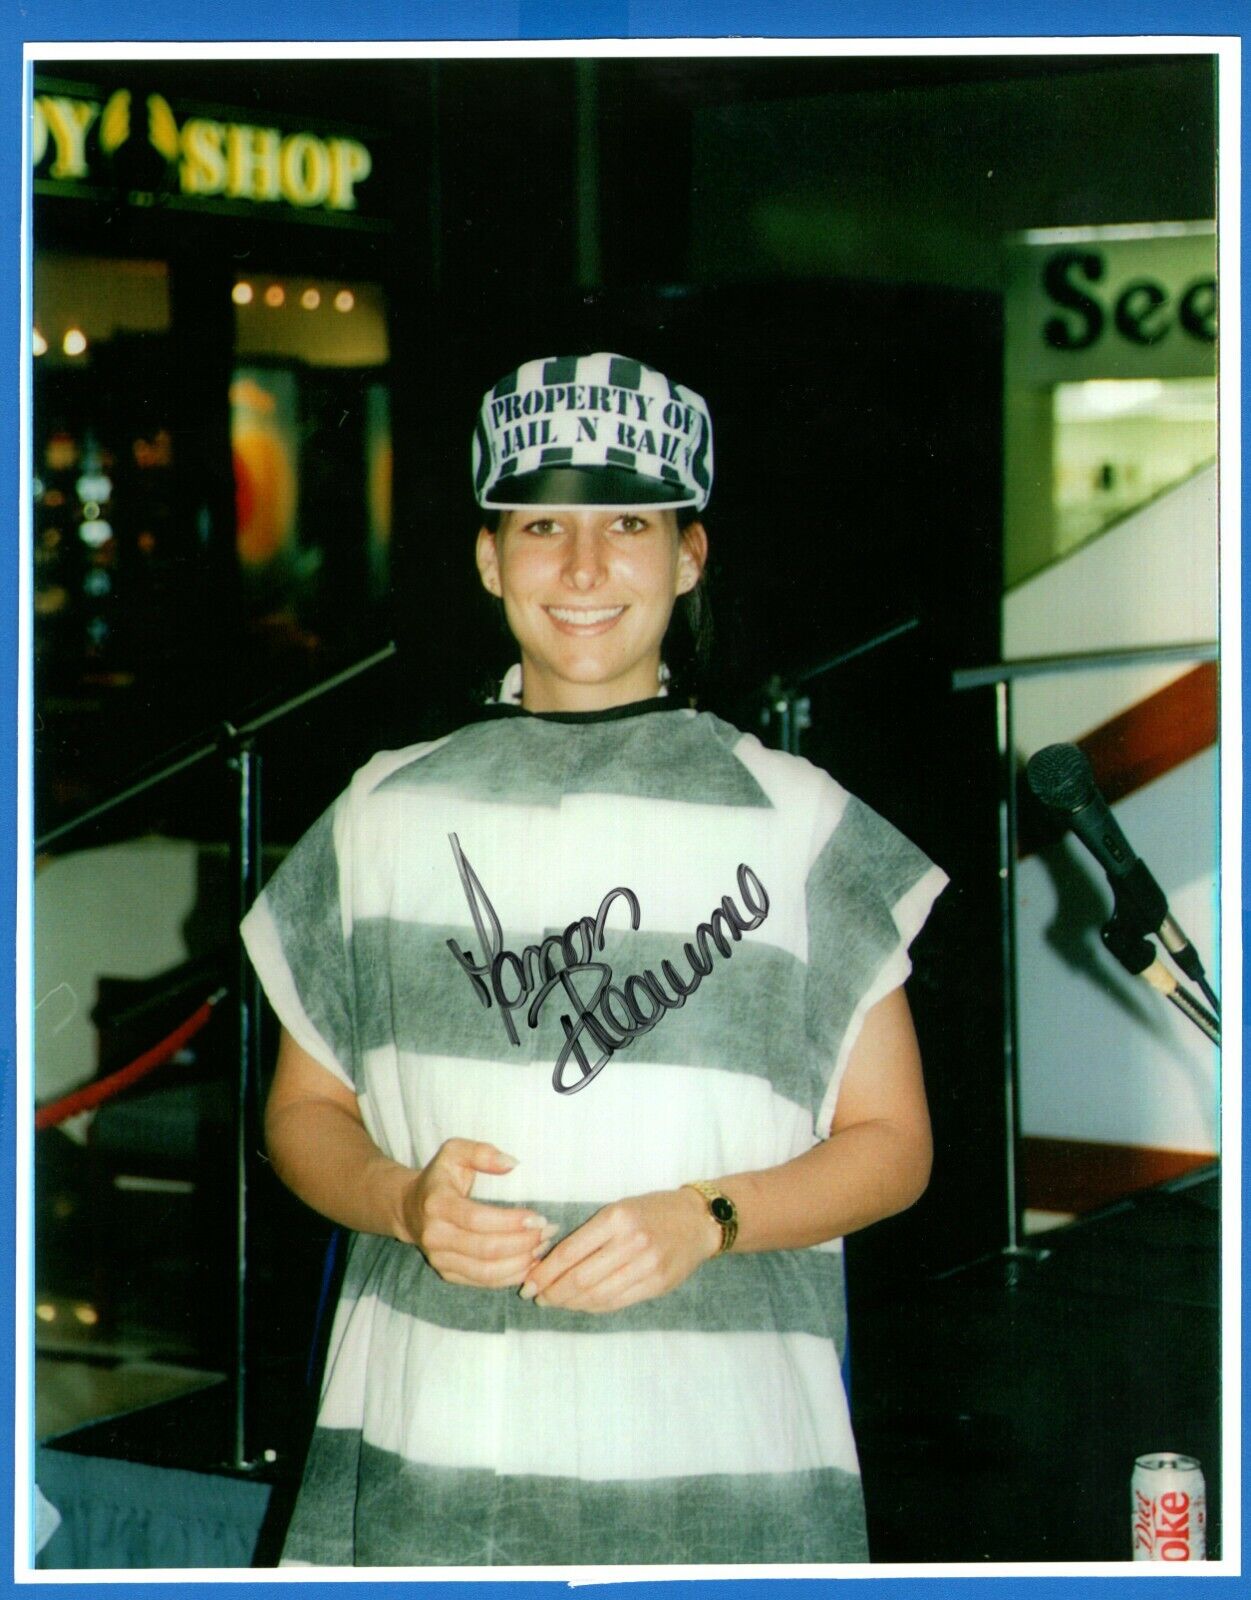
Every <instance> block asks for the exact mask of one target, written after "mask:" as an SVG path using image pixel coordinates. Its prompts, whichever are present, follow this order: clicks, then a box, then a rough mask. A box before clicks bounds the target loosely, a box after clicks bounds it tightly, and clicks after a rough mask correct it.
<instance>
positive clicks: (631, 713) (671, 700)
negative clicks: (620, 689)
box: [479, 694, 687, 726]
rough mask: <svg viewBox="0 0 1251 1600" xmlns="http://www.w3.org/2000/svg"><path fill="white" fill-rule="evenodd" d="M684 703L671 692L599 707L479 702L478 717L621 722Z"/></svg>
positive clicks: (486, 719) (488, 719) (676, 708)
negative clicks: (531, 706) (538, 708)
mask: <svg viewBox="0 0 1251 1600" xmlns="http://www.w3.org/2000/svg"><path fill="white" fill-rule="evenodd" d="M686 709H687V708H686V705H685V703H684V702H683V701H682V700H679V699H678V698H676V696H674V695H671V694H662V695H655V696H653V698H652V699H650V700H631V701H630V703H629V705H624V706H606V707H605V708H604V709H603V710H602V711H527V710H526V708H525V707H524V706H514V705H498V704H494V705H488V706H483V708H482V710H481V712H480V713H479V720H480V721H484V722H495V721H500V720H502V719H503V718H506V717H509V718H516V717H528V718H529V719H530V720H531V721H533V722H567V723H572V724H574V725H575V726H576V725H578V724H585V723H594V722H621V721H623V720H624V719H625V718H626V717H643V716H646V715H647V714H648V713H649V712H652V711H684V710H686Z"/></svg>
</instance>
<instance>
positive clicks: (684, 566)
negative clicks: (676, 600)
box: [674, 522, 708, 594]
mask: <svg viewBox="0 0 1251 1600" xmlns="http://www.w3.org/2000/svg"><path fill="white" fill-rule="evenodd" d="M679 540H680V542H679V545H678V583H677V588H676V589H675V590H674V593H675V594H689V593H690V592H691V590H692V589H693V588H694V587H695V585H696V584H697V583H698V582H699V580H700V578H702V577H703V575H704V565H705V563H706V562H707V560H708V535H707V533H706V532H705V531H704V525H703V523H702V522H692V523H690V524H689V525H688V526H687V527H685V528H683V530H682V532H681V534H680V535H679Z"/></svg>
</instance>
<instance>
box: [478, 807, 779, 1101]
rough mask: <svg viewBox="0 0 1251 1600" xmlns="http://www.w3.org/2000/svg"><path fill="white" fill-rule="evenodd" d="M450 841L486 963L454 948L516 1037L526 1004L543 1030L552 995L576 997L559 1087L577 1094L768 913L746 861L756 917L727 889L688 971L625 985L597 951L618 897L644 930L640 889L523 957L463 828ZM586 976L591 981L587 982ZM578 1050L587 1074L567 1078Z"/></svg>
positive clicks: (693, 947)
mask: <svg viewBox="0 0 1251 1600" xmlns="http://www.w3.org/2000/svg"><path fill="white" fill-rule="evenodd" d="M448 838H449V839H450V840H451V845H452V855H453V857H454V859H455V861H456V870H457V872H459V873H460V881H461V887H462V888H463V889H464V891H465V899H466V900H467V901H468V903H469V914H470V916H472V918H473V925H474V927H475V929H476V930H477V933H478V938H479V940H480V942H481V945H482V949H483V952H484V953H483V958H482V960H481V961H480V962H479V961H475V960H474V958H473V952H472V951H469V952H466V951H464V950H462V949H461V947H460V945H459V944H458V943H457V941H456V940H455V939H449V940H448V941H447V944H448V949H449V950H450V951H451V952H452V954H453V955H454V956H455V957H456V960H457V962H458V963H459V964H460V967H461V969H462V971H463V972H464V973H465V974H466V976H467V977H468V979H469V981H470V983H471V984H472V985H473V990H474V993H475V994H476V995H477V996H478V999H479V1000H480V1001H481V1002H482V1004H483V1005H484V1006H487V1007H488V1008H489V1007H490V1005H491V1002H492V1001H494V1002H495V1004H496V1005H497V1006H498V1007H499V1010H500V1015H501V1016H502V1017H503V1019H504V1028H505V1030H506V1032H507V1034H508V1038H509V1042H510V1043H512V1044H518V1043H519V1042H520V1040H519V1038H518V1034H517V1025H516V1023H515V1022H514V1021H513V1012H514V1011H520V1010H521V1009H522V1008H523V1007H524V1008H525V1011H526V1021H527V1023H528V1024H529V1026H530V1027H531V1028H537V1027H538V1025H539V1018H540V1016H541V1014H542V1011H543V1007H544V1005H545V1004H546V1003H547V1001H548V999H549V998H550V997H551V996H552V995H553V994H555V993H557V992H560V993H563V994H564V995H565V996H566V998H567V999H568V1000H569V1001H570V1002H571V1003H572V1006H573V1016H572V1017H571V1016H569V1015H567V1014H566V1015H562V1016H561V1019H560V1025H561V1027H562V1028H563V1029H564V1034H565V1043H564V1045H563V1047H562V1049H561V1052H560V1054H559V1055H558V1056H557V1058H556V1065H555V1067H554V1068H553V1069H552V1087H553V1089H555V1090H556V1092H557V1094H576V1093H577V1091H578V1090H579V1089H585V1088H586V1086H587V1084H588V1083H590V1081H591V1079H592V1078H594V1077H596V1076H597V1075H598V1074H599V1073H600V1072H602V1071H603V1069H604V1068H605V1067H606V1066H607V1065H608V1063H609V1061H611V1060H612V1058H613V1055H614V1054H615V1053H616V1052H617V1051H618V1050H624V1049H625V1048H626V1047H627V1046H628V1045H630V1044H632V1043H633V1041H634V1040H635V1039H637V1038H638V1037H640V1035H642V1034H645V1033H650V1032H651V1030H652V1029H653V1028H654V1027H655V1026H656V1024H657V1023H658V1022H659V1021H660V1019H661V1018H662V1017H663V1016H664V1015H665V1013H666V1012H668V1011H676V1010H678V1009H680V1008H681V1007H682V1006H684V1005H685V1004H686V1002H687V1001H688V1000H689V999H690V997H691V996H692V995H693V994H694V993H695V991H696V989H698V988H699V986H700V984H701V983H702V982H703V981H704V979H705V978H706V977H707V976H708V974H709V973H710V972H711V971H712V967H713V952H714V951H715V952H716V953H717V954H718V955H720V956H722V957H724V958H725V959H727V960H728V959H729V957H730V956H732V955H733V954H734V950H733V944H732V943H731V941H733V942H734V943H737V942H738V940H740V939H741V938H742V937H743V935H744V934H745V933H750V932H751V931H752V929H754V928H758V927H759V926H760V924H761V923H762V922H763V921H764V920H765V918H766V917H767V916H768V914H769V896H768V893H767V892H766V890H765V886H764V884H763V883H761V881H760V879H759V878H758V877H757V876H756V874H755V873H754V872H753V871H752V870H751V868H750V867H749V866H747V865H746V863H740V865H739V869H738V892H739V896H740V898H741V900H742V902H743V904H744V906H745V907H746V908H747V910H748V911H749V912H750V913H751V915H750V916H744V914H743V912H742V911H740V910H739V908H738V906H737V905H736V904H735V902H734V901H733V900H732V899H731V898H730V896H729V895H728V894H727V895H725V896H723V897H722V900H721V904H720V905H719V906H717V907H716V909H715V910H714V911H713V912H712V914H711V915H710V916H709V918H708V921H707V922H701V923H700V925H699V927H698V928H696V930H695V933H694V935H693V936H692V939H691V941H690V942H688V943H687V944H686V945H684V946H683V953H684V955H685V956H686V960H687V963H688V964H689V966H690V972H689V973H688V974H687V975H686V976H681V975H679V973H678V972H677V971H676V970H675V968H674V965H673V963H672V962H671V961H662V962H661V963H660V972H661V978H663V980H664V982H663V983H662V981H661V978H658V977H657V976H656V974H655V973H654V972H653V971H652V970H651V968H650V967H648V968H647V969H645V970H644V971H643V972H641V973H632V974H631V975H630V976H629V977H628V978H627V979H626V980H625V982H624V983H623V984H622V985H620V986H618V985H617V984H615V983H614V982H613V972H612V967H611V966H609V964H608V963H607V962H606V961H596V960H595V952H596V951H597V950H602V949H603V948H604V929H605V924H606V923H607V921H608V913H609V911H610V910H611V909H612V906H613V903H614V902H615V901H617V900H621V901H622V902H623V903H624V904H625V906H626V908H627V909H628V911H629V913H630V927H631V928H633V929H635V930H637V929H638V926H639V922H640V920H641V911H640V908H639V901H638V896H637V895H636V894H635V893H634V891H633V890H632V889H626V888H617V889H610V890H609V891H608V893H607V894H606V895H605V896H604V898H603V899H602V900H601V901H600V903H599V910H598V911H597V912H596V913H595V915H594V916H593V917H581V918H579V919H578V921H576V922H571V923H570V924H569V926H568V927H567V928H566V929H565V931H564V932H563V933H561V934H554V933H553V934H549V935H548V936H547V938H546V939H544V940H543V941H542V943H541V944H528V945H527V946H526V948H525V949H524V950H523V951H522V952H521V954H520V955H518V954H517V952H516V951H515V950H508V949H505V947H504V934H503V929H502V928H501V927H500V920H499V918H498V917H497V916H496V914H495V908H494V906H492V904H491V902H490V900H489V899H488V897H487V892H486V890H485V889H484V888H483V887H482V882H481V880H480V879H479V877H478V874H477V873H476V872H475V871H474V870H473V868H472V866H470V864H469V860H468V857H467V856H466V855H465V852H464V851H463V850H462V849H461V847H460V840H459V839H458V838H457V837H456V835H455V834H454V833H452V834H449V835H448ZM558 960H559V962H560V963H561V964H560V965H559V966H558V965H557V961H558ZM584 976H585V978H586V981H585V982H584V983H580V980H581V979H582V978H583V977H584ZM666 984H667V985H668V989H667V990H666V987H665V985H666ZM584 991H585V992H584ZM584 1036H585V1037H589V1039H590V1040H591V1042H592V1043H593V1044H594V1045H595V1047H596V1048H597V1049H598V1050H599V1052H600V1054H599V1056H598V1058H597V1059H596V1060H595V1061H594V1062H593V1063H592V1062H591V1061H590V1059H589V1057H588V1053H587V1050H586V1048H585V1045H584ZM571 1056H572V1057H573V1059H574V1060H575V1061H576V1063H577V1066H578V1070H579V1072H580V1073H581V1076H580V1077H579V1078H578V1079H577V1081H576V1082H574V1083H566V1082H565V1067H566V1065H567V1064H568V1062H569V1059H570V1057H571Z"/></svg>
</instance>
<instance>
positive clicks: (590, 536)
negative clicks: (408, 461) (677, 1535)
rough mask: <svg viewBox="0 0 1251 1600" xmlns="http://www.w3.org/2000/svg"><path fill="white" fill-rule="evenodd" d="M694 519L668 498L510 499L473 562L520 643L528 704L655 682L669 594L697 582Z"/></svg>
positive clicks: (630, 690)
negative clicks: (564, 502)
mask: <svg viewBox="0 0 1251 1600" xmlns="http://www.w3.org/2000/svg"><path fill="white" fill-rule="evenodd" d="M707 555H708V539H707V535H706V534H705V532H704V529H703V525H702V523H699V522H693V523H691V524H690V525H689V526H688V527H687V528H686V529H685V530H684V531H683V532H682V533H679V532H678V525H677V516H676V513H675V512H674V511H673V510H671V509H666V510H655V511H653V510H651V509H650V508H649V507H647V506H640V507H637V508H635V509H633V510H625V511H618V510H616V509H604V508H601V507H599V506H567V507H553V508H550V509H548V508H542V509H540V508H530V509H528V510H516V511H508V512H505V513H504V516H503V519H502V520H501V522H500V523H499V525H498V528H497V531H496V532H494V533H492V532H490V531H489V530H488V529H486V528H483V529H482V530H481V531H480V532H479V534H478V571H479V572H480V574H481V576H482V582H483V585H484V587H485V588H486V590H487V592H488V593H489V594H493V595H495V596H496V597H497V598H499V599H502V600H503V602H504V613H505V616H506V617H507V619H508V626H509V629H510V631H511V632H512V635H513V637H514V639H516V641H517V643H518V645H519V646H520V647H521V668H522V683H523V685H524V689H523V697H522V704H523V705H524V706H525V707H526V709H527V710H529V711H586V710H595V709H603V708H604V707H606V706H617V705H628V704H629V703H630V701H632V700H646V699H648V698H650V697H651V696H653V695H655V694H656V692H657V689H658V688H659V685H660V647H661V641H662V640H663V639H664V636H665V633H666V632H667V631H668V627H669V619H670V617H671V615H672V613H673V604H674V601H675V600H676V599H677V597H678V595H680V594H688V593H689V592H690V591H691V590H692V589H693V588H694V587H695V585H696V584H697V583H698V582H699V579H700V574H701V573H702V571H703V568H704V562H705V560H706V559H707Z"/></svg>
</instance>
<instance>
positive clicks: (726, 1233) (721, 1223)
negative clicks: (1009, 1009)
mask: <svg viewBox="0 0 1251 1600" xmlns="http://www.w3.org/2000/svg"><path fill="white" fill-rule="evenodd" d="M682 1187H683V1188H684V1189H694V1190H695V1191H696V1192H697V1193H698V1194H702V1195H703V1197H704V1199H705V1200H706V1201H707V1202H708V1211H709V1214H710V1215H711V1217H712V1220H713V1221H714V1222H715V1223H716V1224H717V1226H718V1227H719V1228H720V1229H721V1246H720V1248H719V1249H718V1251H717V1254H718V1255H719V1256H723V1255H724V1254H725V1252H726V1251H727V1250H728V1249H729V1248H730V1247H731V1245H732V1244H733V1243H734V1241H735V1239H736V1238H737V1237H738V1208H737V1207H736V1206H735V1204H734V1202H733V1200H731V1199H730V1197H729V1195H728V1194H722V1193H721V1190H720V1189H718V1188H717V1186H716V1185H715V1184H713V1183H701V1182H699V1181H696V1182H694V1183H684V1184H683V1185H682Z"/></svg>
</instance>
